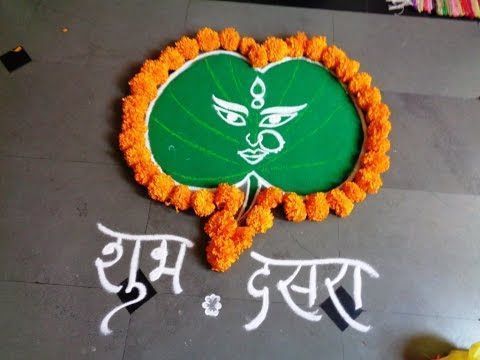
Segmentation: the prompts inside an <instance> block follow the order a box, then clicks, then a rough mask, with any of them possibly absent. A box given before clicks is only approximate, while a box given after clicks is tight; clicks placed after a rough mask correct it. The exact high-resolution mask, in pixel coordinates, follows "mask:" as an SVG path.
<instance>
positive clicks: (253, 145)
mask: <svg viewBox="0 0 480 360" xmlns="http://www.w3.org/2000/svg"><path fill="white" fill-rule="evenodd" d="M259 135H260V134H259ZM250 136H251V134H250V133H248V134H247V136H246V137H245V140H247V144H248V145H250V146H251V147H252V148H254V147H256V146H257V145H258V143H259V137H260V136H257V141H256V142H252V141H251V140H250Z"/></svg>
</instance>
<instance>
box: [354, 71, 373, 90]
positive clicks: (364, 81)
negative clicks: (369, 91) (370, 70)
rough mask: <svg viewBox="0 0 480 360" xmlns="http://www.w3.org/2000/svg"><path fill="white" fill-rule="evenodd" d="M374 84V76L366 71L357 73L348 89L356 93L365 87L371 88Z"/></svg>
mask: <svg viewBox="0 0 480 360" xmlns="http://www.w3.org/2000/svg"><path fill="white" fill-rule="evenodd" d="M371 84H372V77H371V76H370V75H369V74H367V73H364V72H361V73H358V74H355V75H354V76H353V78H352V80H350V83H349V84H348V91H350V92H351V93H352V94H354V95H356V94H357V93H358V92H360V91H362V90H363V89H366V88H369V87H370V85H371Z"/></svg>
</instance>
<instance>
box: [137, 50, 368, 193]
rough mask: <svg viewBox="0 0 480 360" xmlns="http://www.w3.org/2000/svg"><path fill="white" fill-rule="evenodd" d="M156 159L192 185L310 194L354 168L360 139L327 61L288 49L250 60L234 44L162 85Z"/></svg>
mask: <svg viewBox="0 0 480 360" xmlns="http://www.w3.org/2000/svg"><path fill="white" fill-rule="evenodd" d="M146 121H147V124H148V143H149V146H150V149H151V152H152V155H153V158H154V160H155V162H156V163H157V164H158V165H159V166H160V167H161V169H162V171H164V172H165V173H167V174H170V175H171V176H172V177H173V178H174V179H175V180H176V181H177V182H179V183H182V184H186V185H189V186H192V187H206V188H212V187H216V186H217V185H218V184H219V183H222V182H228V183H230V184H237V185H238V186H241V185H244V186H245V188H247V190H248V193H249V194H248V195H249V196H248V198H249V199H250V200H251V199H252V198H253V196H254V194H255V192H256V191H257V190H258V188H259V187H261V186H268V185H274V186H278V187H280V188H281V189H283V190H284V191H295V192H297V193H299V194H308V193H312V192H317V191H327V190H330V189H332V188H334V187H336V186H338V185H339V184H341V183H342V182H344V181H345V180H346V179H347V178H348V176H349V175H350V174H351V172H352V171H353V169H354V167H355V165H356V162H357V160H358V157H359V155H360V151H361V147H362V144H363V130H362V122H361V119H360V116H359V114H358V112H357V110H356V108H355V105H354V104H353V102H352V100H351V99H350V97H349V95H348V94H347V92H346V91H345V89H344V88H343V86H342V85H341V83H339V82H338V80H337V79H336V78H335V77H334V76H333V75H331V74H330V72H329V71H328V70H326V69H325V68H323V67H322V66H321V65H319V64H316V63H312V62H310V61H308V60H306V59H287V60H286V61H282V62H278V63H274V64H270V65H269V66H267V67H265V68H263V69H253V68H252V67H251V66H250V64H249V63H248V62H247V61H246V60H245V59H244V58H243V57H241V56H239V55H238V54H236V53H232V52H225V51H218V52H213V53H207V54H204V55H201V56H199V57H197V58H196V59H195V60H193V61H191V62H189V63H187V64H186V65H185V66H183V67H182V68H181V69H179V70H177V71H176V72H175V73H174V74H172V76H171V78H170V80H169V81H168V82H167V83H166V84H165V85H163V86H162V87H161V88H160V89H159V92H158V96H157V98H156V99H155V100H154V101H153V102H152V104H151V105H150V108H149V112H148V113H147V119H146Z"/></svg>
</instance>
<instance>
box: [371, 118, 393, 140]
mask: <svg viewBox="0 0 480 360" xmlns="http://www.w3.org/2000/svg"><path fill="white" fill-rule="evenodd" d="M390 130H392V124H391V123H390V121H388V120H377V121H372V122H371V123H370V124H368V126H367V135H368V136H369V137H377V138H380V139H381V138H386V137H387V136H388V134H389V133H390Z"/></svg>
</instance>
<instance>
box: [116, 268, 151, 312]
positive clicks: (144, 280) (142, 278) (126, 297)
mask: <svg viewBox="0 0 480 360" xmlns="http://www.w3.org/2000/svg"><path fill="white" fill-rule="evenodd" d="M136 280H137V282H139V283H142V284H143V285H145V287H146V288H147V296H145V299H143V300H142V301H139V302H137V303H135V304H131V305H129V306H127V307H126V309H127V310H128V312H129V313H130V314H132V313H133V312H134V311H135V310H137V309H138V308H139V307H140V306H142V305H143V304H145V303H146V302H147V301H148V300H150V299H151V298H152V297H154V296H155V295H156V294H157V292H156V291H155V289H154V288H153V286H152V284H150V281H148V279H147V277H146V276H145V275H144V274H143V272H142V270H140V269H138V270H137V278H136ZM127 284H128V278H126V279H125V280H123V281H122V282H121V283H120V285H121V286H122V290H120V291H119V292H118V293H117V295H118V297H119V298H120V300H121V301H122V303H124V304H125V303H126V302H129V301H131V300H134V299H136V298H137V297H138V290H137V289H136V288H133V289H132V291H131V292H130V293H128V294H127V293H126V292H125V289H126V288H127Z"/></svg>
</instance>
